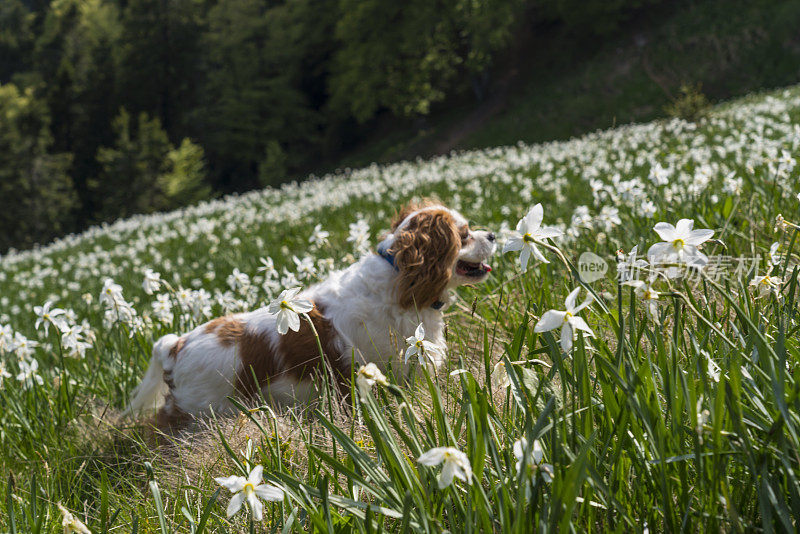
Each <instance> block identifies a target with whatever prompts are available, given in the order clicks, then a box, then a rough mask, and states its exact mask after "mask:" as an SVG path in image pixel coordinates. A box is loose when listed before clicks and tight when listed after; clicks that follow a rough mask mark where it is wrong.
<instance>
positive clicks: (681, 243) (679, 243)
mask: <svg viewBox="0 0 800 534" xmlns="http://www.w3.org/2000/svg"><path fill="white" fill-rule="evenodd" d="M672 246H673V247H674V248H676V249H678V250H680V249H682V248H683V247H685V246H686V241H684V240H683V239H676V240H675V241H673V242H672Z"/></svg>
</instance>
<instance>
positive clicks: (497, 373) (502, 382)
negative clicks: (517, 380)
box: [492, 361, 511, 389]
mask: <svg viewBox="0 0 800 534" xmlns="http://www.w3.org/2000/svg"><path fill="white" fill-rule="evenodd" d="M510 385H511V379H510V378H508V371H507V370H506V362H503V361H500V362H497V363H496V364H495V365H494V369H492V387H494V388H496V389H505V388H507V387H508V386H510Z"/></svg>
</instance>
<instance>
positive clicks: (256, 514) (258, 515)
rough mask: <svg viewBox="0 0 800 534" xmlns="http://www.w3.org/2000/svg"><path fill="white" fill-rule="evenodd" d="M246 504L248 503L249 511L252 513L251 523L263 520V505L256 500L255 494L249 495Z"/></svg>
mask: <svg viewBox="0 0 800 534" xmlns="http://www.w3.org/2000/svg"><path fill="white" fill-rule="evenodd" d="M248 502H249V503H250V509H251V510H252V511H253V521H261V520H262V519H264V505H263V504H261V501H259V500H258V499H257V498H256V494H255V493H252V494H251V495H250V498H249V499H248Z"/></svg>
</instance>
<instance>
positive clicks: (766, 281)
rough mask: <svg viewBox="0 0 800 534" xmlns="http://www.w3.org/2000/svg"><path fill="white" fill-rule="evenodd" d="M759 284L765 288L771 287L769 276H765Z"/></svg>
mask: <svg viewBox="0 0 800 534" xmlns="http://www.w3.org/2000/svg"><path fill="white" fill-rule="evenodd" d="M761 283H762V284H764V285H765V286H768V285H772V280H770V279H769V276H765V277H764V278H762V279H761Z"/></svg>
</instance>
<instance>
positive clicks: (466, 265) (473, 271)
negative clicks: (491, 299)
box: [456, 260, 492, 278]
mask: <svg viewBox="0 0 800 534" xmlns="http://www.w3.org/2000/svg"><path fill="white" fill-rule="evenodd" d="M491 270H492V268H491V267H489V266H488V265H486V264H485V263H478V262H471V261H464V260H458V263H456V274H460V275H461V276H470V277H473V278H478V277H480V276H483V275H485V274H486V273H488V272H489V271H491Z"/></svg>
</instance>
